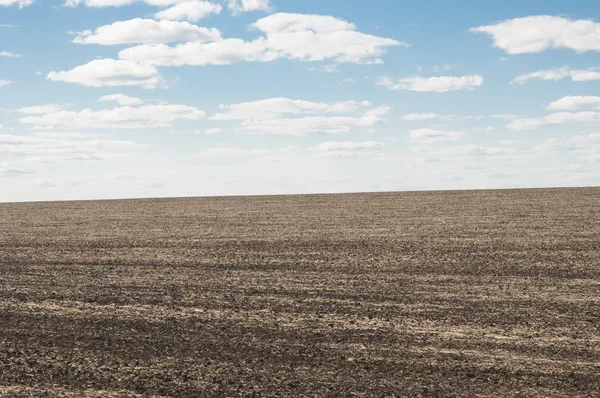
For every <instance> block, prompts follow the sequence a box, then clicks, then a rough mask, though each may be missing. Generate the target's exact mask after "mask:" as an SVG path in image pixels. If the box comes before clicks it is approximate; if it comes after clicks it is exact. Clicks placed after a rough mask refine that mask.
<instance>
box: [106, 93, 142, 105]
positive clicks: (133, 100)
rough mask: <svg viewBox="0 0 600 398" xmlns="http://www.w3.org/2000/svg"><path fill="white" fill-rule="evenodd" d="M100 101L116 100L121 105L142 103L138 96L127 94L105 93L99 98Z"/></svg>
mask: <svg viewBox="0 0 600 398" xmlns="http://www.w3.org/2000/svg"><path fill="white" fill-rule="evenodd" d="M98 101H99V102H107V101H116V102H118V103H119V105H138V104H141V103H142V100H141V99H139V98H137V97H131V96H129V95H125V94H111V95H104V96H102V97H100V98H98Z"/></svg>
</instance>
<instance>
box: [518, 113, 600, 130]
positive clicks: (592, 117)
mask: <svg viewBox="0 0 600 398" xmlns="http://www.w3.org/2000/svg"><path fill="white" fill-rule="evenodd" d="M567 123H585V124H595V123H600V112H592V111H586V112H558V113H552V114H550V115H548V116H544V117H538V118H523V119H516V120H514V121H512V122H511V123H509V124H508V125H507V126H506V127H508V128H509V129H511V130H530V129H535V128H539V127H544V126H551V125H559V124H567Z"/></svg>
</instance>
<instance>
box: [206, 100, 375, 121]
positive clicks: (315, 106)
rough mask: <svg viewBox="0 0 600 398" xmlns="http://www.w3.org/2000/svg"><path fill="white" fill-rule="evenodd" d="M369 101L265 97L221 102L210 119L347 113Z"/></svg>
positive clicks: (268, 117) (270, 117)
mask: <svg viewBox="0 0 600 398" xmlns="http://www.w3.org/2000/svg"><path fill="white" fill-rule="evenodd" d="M370 105H371V103H370V102H369V101H361V102H359V101H339V102H332V103H327V102H311V101H304V100H292V99H289V98H267V99H263V100H259V101H252V102H242V103H239V104H230V105H226V104H221V105H219V109H221V112H220V113H217V114H215V115H213V116H212V117H211V120H233V119H237V120H252V119H274V118H277V117H279V116H281V115H282V114H285V113H289V114H309V113H348V112H354V111H356V110H357V109H358V108H360V107H367V106H370Z"/></svg>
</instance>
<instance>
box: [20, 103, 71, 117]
mask: <svg viewBox="0 0 600 398" xmlns="http://www.w3.org/2000/svg"><path fill="white" fill-rule="evenodd" d="M61 109H62V107H61V106H60V105H57V104H47V105H37V106H28V107H25V108H21V109H19V112H21V113H27V114H30V115H41V114H44V113H49V112H58V111H60V110H61Z"/></svg>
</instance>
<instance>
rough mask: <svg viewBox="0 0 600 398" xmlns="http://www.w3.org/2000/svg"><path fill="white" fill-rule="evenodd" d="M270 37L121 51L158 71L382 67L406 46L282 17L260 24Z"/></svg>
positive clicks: (325, 19)
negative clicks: (280, 63)
mask: <svg viewBox="0 0 600 398" xmlns="http://www.w3.org/2000/svg"><path fill="white" fill-rule="evenodd" d="M252 26H253V28H255V29H257V30H259V31H261V32H263V33H264V34H265V35H264V36H261V37H259V38H257V39H255V40H251V41H245V40H242V39H236V38H229V39H219V40H215V41H212V42H209V43H202V42H199V41H190V42H187V43H182V44H178V45H176V46H174V47H171V46H167V45H165V44H160V43H154V44H144V45H140V46H135V47H132V48H128V49H125V50H122V51H121V52H120V53H119V58H120V59H123V60H130V61H136V62H142V63H146V64H151V65H157V66H181V65H229V64H232V63H235V62H242V61H245V62H271V61H274V60H277V59H281V58H284V59H294V60H299V61H306V62H311V61H324V60H330V59H331V60H334V61H335V62H337V63H380V62H382V61H381V59H380V58H379V57H380V56H381V55H383V54H384V53H385V52H386V49H387V47H390V46H400V45H406V44H405V43H402V42H399V41H397V40H394V39H387V38H383V37H378V36H372V35H368V34H364V33H361V32H358V31H356V27H355V25H354V24H351V23H349V22H346V21H343V20H341V19H338V18H335V17H332V16H323V15H307V14H289V13H278V14H273V15H270V16H268V17H265V18H261V19H259V20H258V21H256V22H255V23H254V24H253V25H252Z"/></svg>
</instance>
